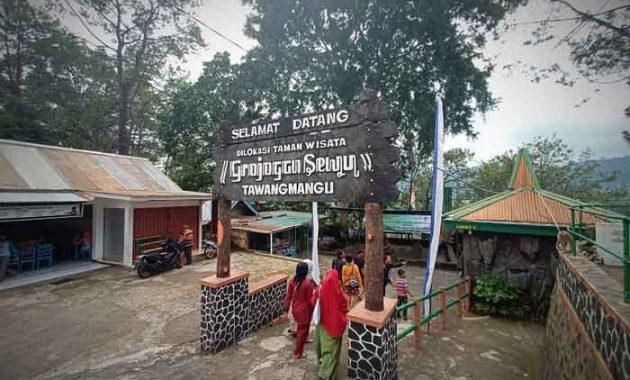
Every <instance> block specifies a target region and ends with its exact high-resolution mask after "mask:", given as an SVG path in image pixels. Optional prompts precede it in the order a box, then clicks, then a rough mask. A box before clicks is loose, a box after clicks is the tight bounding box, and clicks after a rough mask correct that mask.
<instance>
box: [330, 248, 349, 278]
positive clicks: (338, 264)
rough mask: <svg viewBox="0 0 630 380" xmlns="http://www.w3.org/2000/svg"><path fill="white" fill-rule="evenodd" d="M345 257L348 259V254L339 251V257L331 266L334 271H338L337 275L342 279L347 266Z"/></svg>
mask: <svg viewBox="0 0 630 380" xmlns="http://www.w3.org/2000/svg"><path fill="white" fill-rule="evenodd" d="M344 257H346V253H345V252H344V251H337V257H336V258H335V259H334V260H333V262H332V266H331V268H332V269H334V270H336V271H337V273H338V274H339V278H341V270H342V269H343V266H344V265H345V264H346V261H345V260H344Z"/></svg>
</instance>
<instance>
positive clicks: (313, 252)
mask: <svg viewBox="0 0 630 380" xmlns="http://www.w3.org/2000/svg"><path fill="white" fill-rule="evenodd" d="M311 225H312V226H313V248H312V249H311V261H312V262H313V273H312V275H313V281H315V282H316V283H317V285H319V284H321V277H320V274H319V253H318V251H317V242H318V241H319V215H318V212H317V202H313V222H312V224H311ZM319 314H320V307H319V298H318V299H317V303H316V304H315V308H314V309H313V323H315V324H318V323H319V317H320V315H319Z"/></svg>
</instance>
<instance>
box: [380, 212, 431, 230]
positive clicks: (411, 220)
mask: <svg viewBox="0 0 630 380" xmlns="http://www.w3.org/2000/svg"><path fill="white" fill-rule="evenodd" d="M430 230H431V215H421V214H383V231H384V232H385V233H396V234H421V233H422V234H428V233H430Z"/></svg>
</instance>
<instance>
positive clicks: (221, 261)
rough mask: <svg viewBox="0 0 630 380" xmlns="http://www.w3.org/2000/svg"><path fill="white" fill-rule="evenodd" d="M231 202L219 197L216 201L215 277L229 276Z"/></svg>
mask: <svg viewBox="0 0 630 380" xmlns="http://www.w3.org/2000/svg"><path fill="white" fill-rule="evenodd" d="M231 204H232V202H230V201H229V200H226V199H219V201H218V202H217V206H218V207H217V208H218V210H217V219H218V220H217V277H219V278H225V277H229V276H230V245H231V244H230V243H231V240H232V233H231V223H232V221H231V210H230V209H231V207H230V206H231Z"/></svg>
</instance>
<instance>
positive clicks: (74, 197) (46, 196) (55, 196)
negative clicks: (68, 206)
mask: <svg viewBox="0 0 630 380" xmlns="http://www.w3.org/2000/svg"><path fill="white" fill-rule="evenodd" d="M92 199H94V198H93V197H91V196H89V195H87V194H84V193H81V195H79V194H78V193H76V192H73V191H0V204H2V205H4V204H24V203H27V204H33V203H76V202H89V201H91V200H92Z"/></svg>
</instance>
